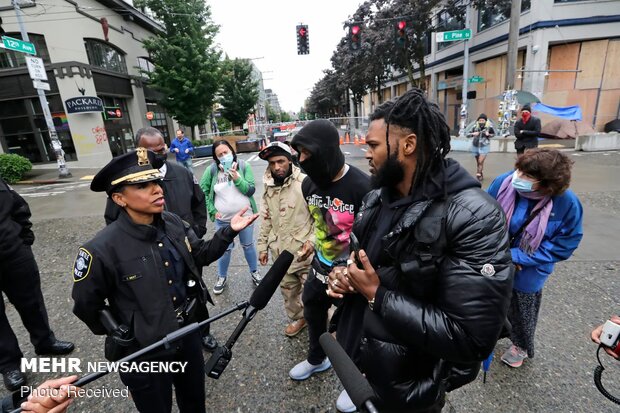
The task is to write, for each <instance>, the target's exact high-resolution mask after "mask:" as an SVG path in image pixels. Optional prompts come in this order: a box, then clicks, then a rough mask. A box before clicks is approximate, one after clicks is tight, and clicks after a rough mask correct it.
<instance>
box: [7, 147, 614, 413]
mask: <svg viewBox="0 0 620 413" xmlns="http://www.w3.org/2000/svg"><path fill="white" fill-rule="evenodd" d="M363 149H364V148H363V147H355V146H353V145H347V146H344V147H343V151H344V152H345V154H346V157H347V161H348V162H349V163H351V164H353V165H355V166H358V167H360V168H361V169H362V170H364V171H367V167H366V162H365V160H364V158H363V156H364V151H363ZM567 153H568V154H569V155H570V156H571V157H572V158H573V159H574V160H575V167H574V173H573V182H572V188H573V189H574V190H575V192H577V193H578V195H579V197H580V199H581V200H582V203H583V206H584V211H585V218H584V230H585V237H584V240H583V242H582V245H581V246H580V248H579V250H578V251H577V252H576V254H575V255H574V257H573V258H571V259H570V260H569V261H567V262H564V263H561V264H559V265H558V266H557V268H556V271H555V273H554V274H553V276H552V277H551V278H550V279H549V282H548V283H547V286H546V288H545V289H544V294H543V295H544V299H543V303H542V309H541V315H540V322H539V326H538V331H537V339H536V346H537V349H536V354H537V355H536V358H535V359H532V360H527V361H526V362H525V364H524V366H523V367H522V368H520V369H516V370H513V369H510V368H509V367H506V366H504V365H503V364H502V363H501V362H498V361H497V359H496V360H495V361H494V362H493V363H492V365H491V370H490V372H489V375H488V376H487V382H486V384H483V383H482V374H481V375H480V376H479V377H478V379H477V380H476V381H475V382H474V383H472V384H470V385H468V386H466V387H464V388H462V389H459V390H457V391H455V392H453V393H451V394H450V395H449V403H448V407H447V408H446V409H445V411H456V412H459V413H461V412H463V413H465V412H614V411H618V409H616V407H617V406H614V405H613V404H612V403H611V402H609V401H607V400H606V399H605V398H604V397H603V396H602V395H601V394H600V393H599V392H598V391H597V390H596V388H595V386H594V383H593V380H592V372H593V369H594V367H595V366H596V364H597V363H596V356H595V351H596V346H595V345H594V344H592V343H591V342H590V341H589V332H590V330H591V329H592V328H593V326H595V325H598V324H600V323H602V322H603V321H604V320H605V319H607V318H608V317H609V315H610V314H612V313H619V312H620V281H619V276H620V258H619V257H618V244H619V242H620V222H619V219H618V218H619V214H620V179H619V178H620V153H618V152H607V153H594V154H585V153H573V152H567ZM452 156H453V157H454V158H455V159H457V160H459V161H460V162H462V163H463V165H465V166H466V167H467V169H468V170H469V171H470V172H472V173H473V172H475V164H474V161H473V159H472V157H471V156H470V155H469V154H467V153H454V154H453V155H452ZM240 157H241V158H243V159H245V160H246V161H248V162H249V164H250V165H251V166H252V168H253V170H254V173H255V176H256V178H257V188H258V190H257V196H260V194H261V192H262V191H261V188H262V173H263V171H264V169H265V167H266V163H265V162H264V161H261V160H260V159H258V158H257V157H256V156H255V154H243V155H241V156H240ZM201 161H205V162H204V163H202V164H200V165H197V166H196V168H195V171H196V176H197V177H200V176H202V173H203V171H204V169H205V167H206V166H207V165H208V163H209V161H208V160H206V159H204V160H198V161H197V162H196V163H197V164H198V163H200V162H201ZM513 163H514V155H511V154H491V155H490V156H489V159H488V161H487V167H486V171H485V176H486V177H488V178H487V179H486V180H485V182H484V184H485V185H488V184H489V183H490V182H491V179H492V178H493V177H495V176H497V175H499V174H500V173H503V172H505V171H507V170H509V169H510V168H511V166H512V164H513ZM72 172H73V174H74V178H73V179H72V180H71V181H69V182H63V183H59V184H55V185H43V186H33V185H20V186H17V190H18V192H20V193H21V194H22V195H24V196H25V198H26V200H27V201H28V202H29V204H30V207H31V209H32V213H33V222H34V227H33V229H34V232H35V234H36V236H37V240H36V242H35V245H34V251H35V255H36V258H37V261H38V264H39V267H40V270H41V278H42V288H43V294H44V296H45V300H46V304H47V309H48V313H49V317H50V323H51V325H52V328H53V329H54V330H55V332H56V335H57V336H58V337H59V338H61V339H65V340H71V341H74V342H75V343H76V351H75V352H74V353H73V354H72V356H73V357H80V358H81V359H82V363H86V362H88V361H103V360H104V358H103V339H102V337H97V336H94V335H92V334H91V333H90V331H89V330H88V329H87V328H86V327H85V325H84V324H83V323H82V322H81V321H80V320H78V319H77V318H76V317H75V316H73V314H72V312H71V307H72V300H71V297H70V291H71V285H72V281H71V274H70V272H71V266H72V263H73V259H74V257H75V254H76V251H77V248H78V246H79V245H80V244H81V243H83V242H85V241H86V240H88V239H90V238H92V237H93V236H94V234H95V233H96V232H97V231H98V230H100V229H101V228H102V227H103V225H104V222H103V218H102V215H103V210H104V205H105V195H101V194H95V193H92V192H90V191H89V189H88V185H89V182H90V178H89V176H91V175H92V174H94V173H95V172H96V171H94V170H88V169H74V170H72ZM81 178H84V179H81ZM207 234H213V226H212V224H210V226H209V229H208V233H207ZM265 270H266V269H265ZM204 276H205V280H206V281H207V284H209V285H213V284H214V282H215V270H214V268H213V267H210V268H206V269H205V270H204ZM251 292H252V283H251V280H250V275H249V273H248V269H247V265H246V264H245V262H244V258H243V254H242V253H241V252H240V250H239V249H235V250H234V252H233V261H232V263H231V270H230V277H229V283H228V286H227V289H226V290H225V292H224V293H223V294H222V295H219V296H216V297H215V302H216V306H215V308H212V309H211V311H212V312H213V313H217V312H219V311H221V310H223V309H226V308H228V307H229V306H231V305H232V304H233V303H235V302H239V301H242V300H245V299H247V298H248V297H249V295H250V294H251ZM7 313H8V314H9V320H10V321H11V324H12V325H13V326H14V329H15V331H16V333H17V335H18V338H19V340H20V343H21V345H22V350H23V352H24V354H25V357H27V358H29V357H34V356H35V354H34V350H33V348H32V346H31V345H30V343H29V341H28V334H27V332H26V331H25V330H24V328H23V326H22V324H21V322H20V320H19V317H18V315H17V314H16V312H15V311H14V308H13V307H12V306H11V305H10V304H9V303H7ZM239 317H240V316H239V315H238V314H234V315H230V316H228V317H226V318H224V319H223V320H220V321H218V322H216V323H215V324H214V325H213V327H212V331H213V333H214V334H215V335H216V337H217V338H218V339H219V340H220V341H224V340H225V339H226V338H227V337H228V335H229V334H230V333H231V332H232V330H233V329H234V327H235V325H236V324H237V322H238V320H239ZM286 323H287V319H286V315H285V313H284V309H283V301H282V298H281V296H280V295H279V294H278V293H276V295H275V296H274V298H273V299H272V301H271V302H270V304H269V305H268V306H267V308H266V309H265V310H263V311H261V312H259V314H258V315H257V316H256V318H255V319H254V320H253V321H252V322H251V323H250V324H249V326H248V327H247V329H246V330H245V332H244V333H243V334H242V336H241V338H240V340H239V341H238V343H237V344H236V345H235V347H234V351H233V354H234V356H233V360H232V361H231V363H230V364H229V366H228V368H227V370H226V371H225V372H224V374H223V375H222V377H221V378H220V379H219V380H213V379H209V378H207V382H206V391H207V400H206V405H207V411H209V412H312V413H314V412H335V411H336V409H335V400H336V397H337V396H338V394H339V393H340V390H341V389H342V387H341V385H340V383H339V381H338V379H337V378H336V376H335V374H334V373H333V371H332V370H328V371H327V372H324V373H321V374H318V375H316V376H313V377H311V378H310V379H308V380H306V381H303V382H294V381H292V380H290V379H289V377H288V370H289V369H290V368H291V367H292V366H293V365H295V364H296V363H297V362H299V361H301V360H303V359H304V358H305V350H306V347H307V332H306V331H303V332H302V333H301V334H300V335H299V336H298V337H296V338H293V339H290V338H287V337H285V336H284V334H283V329H284V327H285V326H286ZM507 346H508V343H507V342H506V341H500V342H499V343H498V344H497V347H496V356H497V357H499V355H500V354H501V353H502V352H503V351H504V349H505V348H506V347H507ZM205 355H206V356H208V353H205ZM603 362H604V363H605V365H606V367H607V369H606V370H605V373H604V377H603V379H604V382H605V384H606V386H607V387H608V389H609V390H610V391H611V392H612V393H613V394H615V395H617V396H620V363H618V362H616V363H614V362H613V361H612V360H611V359H609V358H608V357H605V358H604V360H603ZM27 377H28V379H29V381H30V383H31V384H38V383H40V382H41V381H43V380H45V379H47V378H49V377H51V374H46V373H28V374H27ZM103 386H106V387H108V388H122V383H121V382H120V380H119V379H118V376H117V375H115V374H112V375H109V376H107V377H106V378H104V379H102V380H100V381H99V382H95V383H93V384H92V387H103ZM70 411H74V412H93V413H95V412H131V411H134V409H133V404H132V402H131V400H128V399H124V398H107V399H106V398H98V399H95V398H89V399H82V400H78V401H77V402H76V403H75V404H74V406H73V407H72V408H71V410H70Z"/></svg>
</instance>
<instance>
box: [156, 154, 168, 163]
mask: <svg viewBox="0 0 620 413" xmlns="http://www.w3.org/2000/svg"><path fill="white" fill-rule="evenodd" d="M155 159H157V160H158V161H161V162H162V163H166V160H167V159H168V154H167V153H157V152H155Z"/></svg>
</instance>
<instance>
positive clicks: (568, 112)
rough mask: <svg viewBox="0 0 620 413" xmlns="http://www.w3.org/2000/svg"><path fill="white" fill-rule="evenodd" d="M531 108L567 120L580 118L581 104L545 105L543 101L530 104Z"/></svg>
mask: <svg viewBox="0 0 620 413" xmlns="http://www.w3.org/2000/svg"><path fill="white" fill-rule="evenodd" d="M532 109H533V110H536V111H538V112H543V113H548V114H549V115H553V116H557V117H558V118H562V119H568V120H581V119H582V116H581V106H579V105H577V106H566V107H564V108H560V107H556V106H549V105H545V104H544V103H535V104H533V105H532Z"/></svg>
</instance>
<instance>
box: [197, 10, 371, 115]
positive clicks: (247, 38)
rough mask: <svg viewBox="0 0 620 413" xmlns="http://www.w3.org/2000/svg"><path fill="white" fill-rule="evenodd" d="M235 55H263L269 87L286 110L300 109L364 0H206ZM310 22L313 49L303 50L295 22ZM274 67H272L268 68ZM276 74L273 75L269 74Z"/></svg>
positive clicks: (260, 63)
mask: <svg viewBox="0 0 620 413" xmlns="http://www.w3.org/2000/svg"><path fill="white" fill-rule="evenodd" d="M206 2H207V4H208V5H209V6H210V7H211V13H212V16H211V17H212V19H213V21H214V22H215V23H216V24H218V25H219V26H220V32H219V34H218V36H217V38H216V41H217V42H218V43H219V45H220V47H221V49H222V50H223V51H224V52H225V53H227V54H228V56H229V57H231V58H235V57H241V58H257V57H262V59H258V60H254V63H255V64H256V65H257V66H258V68H259V69H260V70H261V71H262V72H263V79H265V89H273V91H274V92H275V93H277V95H278V99H279V101H280V106H282V109H283V110H285V111H289V110H292V111H294V112H298V111H299V108H300V107H302V106H303V103H304V100H305V99H306V98H307V97H308V96H309V95H310V90H311V89H312V86H314V84H315V83H316V82H317V81H318V80H319V79H320V78H321V76H322V72H323V70H324V69H329V68H330V67H331V62H330V60H329V59H330V58H331V56H332V53H333V51H334V49H335V48H336V45H337V44H338V42H339V41H340V39H341V38H342V36H344V35H345V34H346V32H345V30H344V29H343V27H342V24H343V22H345V21H346V20H347V19H348V17H349V16H351V15H353V13H355V10H356V9H357V6H358V5H359V4H360V3H361V0H257V1H251V0H243V1H234V0H233V1H231V0H206ZM300 23H303V24H307V25H308V32H309V40H310V54H309V55H303V56H299V55H297V38H296V33H295V26H297V25H298V24H300ZM265 72H268V73H265ZM267 79H270V80H267Z"/></svg>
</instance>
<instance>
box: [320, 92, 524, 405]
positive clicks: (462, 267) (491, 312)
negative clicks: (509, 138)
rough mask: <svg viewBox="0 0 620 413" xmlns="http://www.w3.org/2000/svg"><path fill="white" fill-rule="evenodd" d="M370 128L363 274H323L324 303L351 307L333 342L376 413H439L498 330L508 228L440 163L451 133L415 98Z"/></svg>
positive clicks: (453, 169)
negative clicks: (348, 359)
mask: <svg viewBox="0 0 620 413" xmlns="http://www.w3.org/2000/svg"><path fill="white" fill-rule="evenodd" d="M370 120H371V123H370V126H369V129H368V134H367V136H366V143H367V145H368V151H367V152H366V158H367V159H368V161H369V164H370V171H371V173H372V175H373V178H372V183H373V187H374V188H375V189H374V190H373V191H371V192H370V193H369V194H368V195H367V196H366V197H365V198H364V204H363V207H362V210H361V211H360V213H359V214H358V215H357V217H356V221H355V224H354V226H353V232H354V233H355V234H356V235H357V237H358V238H359V240H360V244H361V246H362V249H361V251H360V252H359V258H360V261H361V262H360V263H359V264H360V265H361V266H362V267H363V268H358V266H357V265H355V264H353V265H348V266H347V267H340V268H335V269H334V271H332V272H331V273H330V281H329V286H330V289H329V290H328V294H330V296H332V297H335V298H340V297H343V296H347V298H349V297H352V298H356V299H348V300H344V302H343V305H342V306H341V307H340V308H339V309H338V311H339V312H340V313H341V314H340V315H339V318H338V325H337V336H338V339H339V341H340V342H343V343H347V344H349V345H350V346H351V347H350V348H351V349H353V350H349V354H350V355H351V356H352V358H353V359H354V360H355V361H356V362H357V364H358V366H359V367H360V369H361V370H362V371H363V372H364V373H365V375H366V377H367V379H368V381H369V382H370V384H371V385H372V387H373V389H374V390H375V393H376V395H377V399H378V400H377V403H376V404H377V408H378V409H379V410H380V411H384V410H385V411H390V412H392V411H394V412H402V411H407V412H410V411H415V412H440V411H441V410H442V408H443V406H444V404H445V393H446V391H450V390H452V389H454V388H457V387H460V386H462V385H464V384H466V383H468V382H470V381H472V380H473V379H474V378H475V377H476V375H477V372H478V370H479V369H480V361H481V360H483V359H485V358H486V357H487V356H488V355H489V354H490V353H491V351H492V350H493V348H494V346H495V343H496V341H497V339H498V337H499V335H500V332H501V330H502V327H503V326H504V321H505V319H506V314H507V311H508V306H509V303H510V296H511V289H512V278H513V273H514V269H513V265H512V263H511V256H510V249H509V244H508V236H507V228H506V220H505V218H504V214H503V213H502V210H501V208H500V207H499V205H498V204H497V203H496V202H495V201H494V200H493V199H492V198H491V197H490V196H488V195H487V194H486V193H485V192H484V191H482V190H481V189H480V183H479V182H478V181H476V180H475V179H474V178H473V177H472V176H471V175H469V174H468V173H467V172H466V171H465V170H464V169H463V168H462V167H461V166H460V165H459V164H458V163H457V162H456V161H454V160H452V159H446V155H447V153H448V151H449V150H450V131H449V128H448V126H447V124H446V122H445V119H444V117H443V115H442V114H441V112H440V111H439V108H438V107H437V106H436V105H435V104H433V103H430V102H429V101H427V100H426V98H425V97H424V93H423V92H422V91H421V90H419V89H413V90H410V91H408V92H407V93H405V94H404V95H403V96H402V97H400V98H399V99H398V100H396V101H395V102H387V103H384V104H383V105H381V106H380V107H379V108H377V110H376V111H375V112H374V113H373V114H372V116H371V118H370ZM350 259H351V260H354V259H355V255H354V254H351V256H350ZM350 287H352V289H353V291H351V289H350ZM360 302H361V306H360V305H359V304H360ZM351 343H355V345H351Z"/></svg>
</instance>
